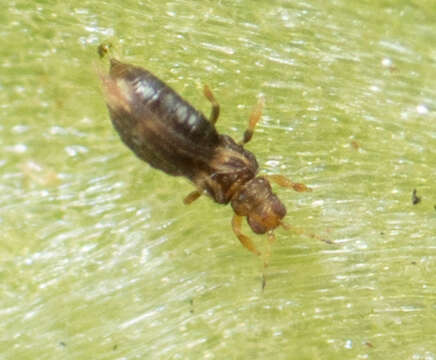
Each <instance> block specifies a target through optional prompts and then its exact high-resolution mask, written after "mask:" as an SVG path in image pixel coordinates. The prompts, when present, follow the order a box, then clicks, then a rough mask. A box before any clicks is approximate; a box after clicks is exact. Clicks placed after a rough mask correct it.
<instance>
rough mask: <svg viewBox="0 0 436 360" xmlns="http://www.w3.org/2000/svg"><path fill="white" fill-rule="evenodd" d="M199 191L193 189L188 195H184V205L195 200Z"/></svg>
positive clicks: (198, 195)
mask: <svg viewBox="0 0 436 360" xmlns="http://www.w3.org/2000/svg"><path fill="white" fill-rule="evenodd" d="M201 194H202V193H201V192H200V191H198V190H194V191H193V192H190V193H189V194H188V195H186V196H185V198H184V199H183V203H184V204H185V205H189V204H191V203H193V202H194V201H195V200H197V199H198V198H199V197H200V196H201Z"/></svg>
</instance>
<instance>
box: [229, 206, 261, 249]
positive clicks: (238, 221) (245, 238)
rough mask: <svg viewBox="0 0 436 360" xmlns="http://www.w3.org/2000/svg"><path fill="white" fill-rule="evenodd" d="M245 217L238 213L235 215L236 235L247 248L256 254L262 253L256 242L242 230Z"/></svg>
mask: <svg viewBox="0 0 436 360" xmlns="http://www.w3.org/2000/svg"><path fill="white" fill-rule="evenodd" d="M243 218H244V217H243V216H239V215H236V214H235V215H233V219H232V228H233V232H234V233H235V235H236V236H237V238H238V239H239V241H240V242H241V244H242V245H243V246H244V247H245V248H246V249H248V250H250V251H251V252H252V253H253V254H255V255H260V252H259V250H257V249H256V246H254V244H253V242H252V241H251V239H250V238H249V237H248V236H246V235H244V234H243V233H242V232H241V226H242V219H243Z"/></svg>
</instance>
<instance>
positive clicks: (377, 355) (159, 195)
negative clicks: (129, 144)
mask: <svg viewBox="0 0 436 360" xmlns="http://www.w3.org/2000/svg"><path fill="white" fill-rule="evenodd" d="M435 34H436V5H435V2H434V1H425V0H423V1H394V0H392V1H388V0H386V1H347V0H335V1H323V0H317V1H312V2H308V1H285V0H274V1H248V0H240V1H227V0H225V1H198V2H197V1H177V0H176V1H171V2H157V1H145V0H144V1H125V2H122V3H121V2H118V1H106V2H93V1H74V2H56V1H36V2H30V1H9V2H8V3H7V4H5V5H4V6H3V10H2V12H1V14H0V35H1V39H2V40H1V45H0V55H1V56H0V57H1V61H0V146H1V154H0V176H1V178H0V226H1V232H0V359H20V360H24V359H32V360H33V359H270V358H273V359H275V360H278V359H367V358H368V359H388V358H390V359H394V358H395V359H435V358H436V335H435V333H436V285H435V281H436V275H435V273H436V271H435V270H436V269H435V266H436V209H435V208H434V207H435V205H436V185H435V177H436V176H435V175H436V170H435V169H436V150H435V148H436V111H435V110H436V101H435V98H436V85H435V79H436V65H435V64H436V47H435V44H436V35H435ZM102 41H112V42H113V44H114V46H115V52H116V53H117V54H118V56H119V57H120V58H121V59H122V60H124V61H127V62H131V63H134V64H137V65H141V66H144V67H147V68H148V69H149V70H151V71H153V72H154V73H155V74H157V75H159V76H160V77H161V78H162V79H164V80H165V81H167V82H168V83H169V84H170V85H171V86H173V87H174V88H175V89H176V90H177V91H179V92H180V93H181V94H183V95H184V96H185V97H186V98H187V99H189V101H190V102H191V103H192V104H193V105H195V106H196V107H198V108H199V109H201V110H203V111H204V112H206V113H209V108H210V105H209V104H208V102H207V100H206V99H205V98H204V97H203V95H202V90H201V89H202V85H203V84H204V83H207V84H209V85H210V87H211V88H212V89H213V91H214V93H215V96H216V97H217V99H218V100H219V102H220V103H221V106H222V115H221V118H220V120H219V122H218V129H219V130H220V131H221V132H224V133H228V134H230V135H232V136H234V137H235V138H238V139H239V138H240V137H241V136H242V133H243V131H244V129H245V127H246V124H247V120H248V116H249V114H250V111H251V108H252V106H253V104H255V102H256V98H257V97H258V96H259V94H263V95H264V96H265V98H266V107H265V111H264V117H263V120H262V123H261V124H260V125H259V126H258V128H257V131H256V134H255V136H254V138H253V141H252V142H251V143H250V144H249V145H248V149H249V150H251V151H253V152H254V153H255V154H256V155H257V157H258V160H259V163H260V164H261V166H262V169H263V171H264V172H267V173H281V174H283V175H286V176H288V177H290V178H292V179H293V180H295V181H300V182H304V183H306V184H308V185H310V186H311V187H312V188H313V190H314V191H313V192H312V193H302V194H300V193H295V192H292V191H290V190H286V189H280V188H275V190H276V192H277V193H278V194H279V196H280V197H281V199H282V200H283V202H284V203H285V204H286V206H287V208H288V214H289V215H288V217H287V222H288V223H290V224H293V225H297V226H300V227H302V228H304V229H306V230H307V231H312V232H315V233H317V234H319V235H320V236H326V237H328V238H329V239H330V240H332V241H334V242H335V245H328V244H325V243H323V242H320V241H317V240H314V239H311V238H308V237H303V236H299V235H296V234H293V233H287V232H286V231H284V230H283V229H279V230H278V231H277V232H276V235H277V241H276V244H275V245H274V247H273V255H272V258H271V262H270V266H269V268H268V269H267V286H266V288H265V291H263V292H262V289H261V276H262V264H261V261H260V260H259V259H256V258H255V257H254V256H253V255H252V254H250V253H249V252H248V251H246V250H245V249H243V248H242V246H240V244H239V243H238V241H237V239H236V238H235V237H234V235H233V234H232V232H231V228H230V219H231V216H232V211H231V208H230V207H222V206H219V205H217V204H214V203H213V202H212V201H210V199H207V198H202V199H200V200H198V201H197V202H196V203H195V204H192V205H191V206H189V207H185V206H184V205H183V204H182V199H183V197H184V196H185V195H186V194H187V193H189V192H190V191H191V190H192V186H191V185H190V184H189V183H188V182H187V181H185V180H184V179H179V178H171V177H169V176H166V175H165V174H163V173H161V172H158V171H155V170H152V169H151V168H150V167H149V166H147V165H146V164H143V163H141V162H140V161H138V160H137V159H136V158H135V157H134V156H133V155H132V154H131V153H130V151H129V150H128V149H127V148H126V147H125V146H124V145H123V144H122V143H121V142H120V140H119V139H118V136H117V135H116V133H115V132H114V130H113V129H112V126H111V124H110V121H109V117H108V114H107V110H106V108H105V105H104V101H103V98H102V94H101V90H100V85H99V79H98V75H97V72H98V69H101V68H102V66H104V64H102V63H101V62H100V61H99V59H98V56H97V53H96V47H97V46H98V44H99V43H100V42H102ZM414 188H416V189H417V191H418V195H419V196H421V197H422V201H421V203H419V204H417V205H415V206H413V205H412V200H411V194H412V190H413V189H414ZM245 231H246V232H247V233H249V230H248V229H245ZM253 238H255V240H256V243H257V244H258V245H259V247H260V248H263V247H264V244H265V239H264V238H263V237H254V236H253Z"/></svg>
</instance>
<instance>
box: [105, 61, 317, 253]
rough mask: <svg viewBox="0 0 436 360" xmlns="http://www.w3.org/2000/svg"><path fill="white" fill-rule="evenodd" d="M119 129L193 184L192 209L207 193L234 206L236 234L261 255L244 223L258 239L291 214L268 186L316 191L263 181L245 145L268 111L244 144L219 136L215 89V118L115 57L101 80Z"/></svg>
mask: <svg viewBox="0 0 436 360" xmlns="http://www.w3.org/2000/svg"><path fill="white" fill-rule="evenodd" d="M101 79H102V83H103V90H104V93H105V98H106V103H107V107H108V109H109V114H110V117H111V120H112V123H113V125H114V127H115V129H116V130H117V132H118V133H119V135H120V137H121V139H122V141H123V142H124V143H125V144H126V145H127V146H128V147H129V148H130V149H131V150H132V151H133V152H134V153H135V154H136V155H137V156H138V157H139V158H140V159H141V160H144V161H145V162H147V163H149V164H150V165H151V166H152V167H154V168H156V169H159V170H162V171H164V172H165V173H167V174H170V175H174V176H184V177H186V178H188V179H189V180H190V181H192V183H194V185H195V186H196V188H197V190H195V191H193V192H192V193H190V194H189V195H188V196H187V197H186V198H185V199H184V202H185V204H189V203H191V202H193V201H194V200H195V199H197V198H198V197H199V196H201V195H202V194H207V195H208V196H210V197H211V198H212V199H213V200H215V201H216V202H217V203H219V204H228V203H229V202H230V203H231V205H232V208H233V210H234V212H235V215H234V216H233V220H232V226H233V231H234V232H235V234H236V236H237V237H238V239H239V240H240V242H241V243H242V245H243V246H245V247H246V248H247V249H248V250H250V251H251V252H253V253H254V254H256V255H259V254H260V252H259V251H258V250H257V249H256V247H255V245H254V244H253V243H252V241H251V240H250V239H249V238H248V237H247V236H246V235H244V234H243V233H242V232H241V221H242V219H243V218H244V217H246V218H247V222H248V224H249V226H250V227H251V229H252V230H253V231H254V232H255V233H257V234H265V233H268V235H269V238H270V240H273V239H274V235H273V230H274V229H275V228H276V227H278V226H279V225H283V224H282V222H281V220H282V219H283V217H284V216H285V215H286V208H285V206H284V205H283V203H282V202H281V201H280V200H279V198H278V197H277V196H276V195H275V194H274V193H273V192H272V189H271V186H270V183H269V181H268V180H272V181H274V182H276V183H278V184H279V185H281V186H285V187H290V188H292V189H294V190H296V191H310V189H309V188H308V187H306V186H305V185H304V184H299V183H294V182H292V181H290V180H287V179H286V178H284V177H282V176H280V175H271V176H257V173H258V164H257V161H256V157H255V156H254V155H253V154H252V153H251V152H249V151H247V150H246V149H244V145H245V144H246V143H248V142H249V141H250V140H251V137H252V135H253V131H254V128H255V126H256V124H257V122H258V121H259V119H260V117H261V113H262V109H263V105H264V102H263V99H260V101H259V102H258V104H257V106H256V107H255V108H254V110H253V112H252V114H251V117H250V121H249V125H248V129H247V130H246V131H245V133H244V137H243V139H242V141H241V142H240V143H236V142H235V141H234V140H233V139H232V138H231V137H230V136H227V135H223V134H218V132H217V131H216V129H215V123H216V121H217V120H218V116H219V110H220V107H219V105H218V103H217V102H216V100H215V98H214V96H213V95H212V92H211V91H210V89H209V88H208V87H207V86H205V87H204V95H205V96H206V98H207V99H208V100H209V101H210V102H211V104H212V111H211V115H210V117H209V120H207V119H206V117H205V116H204V115H203V114H202V113H201V112H200V111H198V110H196V109H195V108H194V107H192V106H191V105H190V104H189V103H188V102H187V101H185V100H184V99H182V98H181V97H180V96H179V95H178V94H177V93H176V92H175V91H174V90H173V89H171V88H170V87H169V86H168V85H166V84H165V83H164V82H162V81H161V80H159V79H158V78H157V77H155V76H154V75H153V74H151V73H150V72H149V71H147V70H145V69H143V68H141V67H137V66H133V65H129V64H124V63H121V62H119V61H118V60H115V59H114V58H112V59H110V71H109V74H108V75H101Z"/></svg>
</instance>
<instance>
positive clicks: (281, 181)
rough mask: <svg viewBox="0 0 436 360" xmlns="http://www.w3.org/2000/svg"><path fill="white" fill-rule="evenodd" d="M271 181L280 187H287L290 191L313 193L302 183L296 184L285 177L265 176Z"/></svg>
mask: <svg viewBox="0 0 436 360" xmlns="http://www.w3.org/2000/svg"><path fill="white" fill-rule="evenodd" d="M263 177H264V178H266V179H267V180H269V181H272V182H274V183H276V184H277V185H280V186H282V187H286V188H289V189H293V190H295V191H298V192H304V191H312V189H311V188H310V187H307V186H306V185H304V184H302V183H294V182H293V181H291V180H289V179H288V178H286V177H284V176H283V175H265V176H263Z"/></svg>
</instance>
